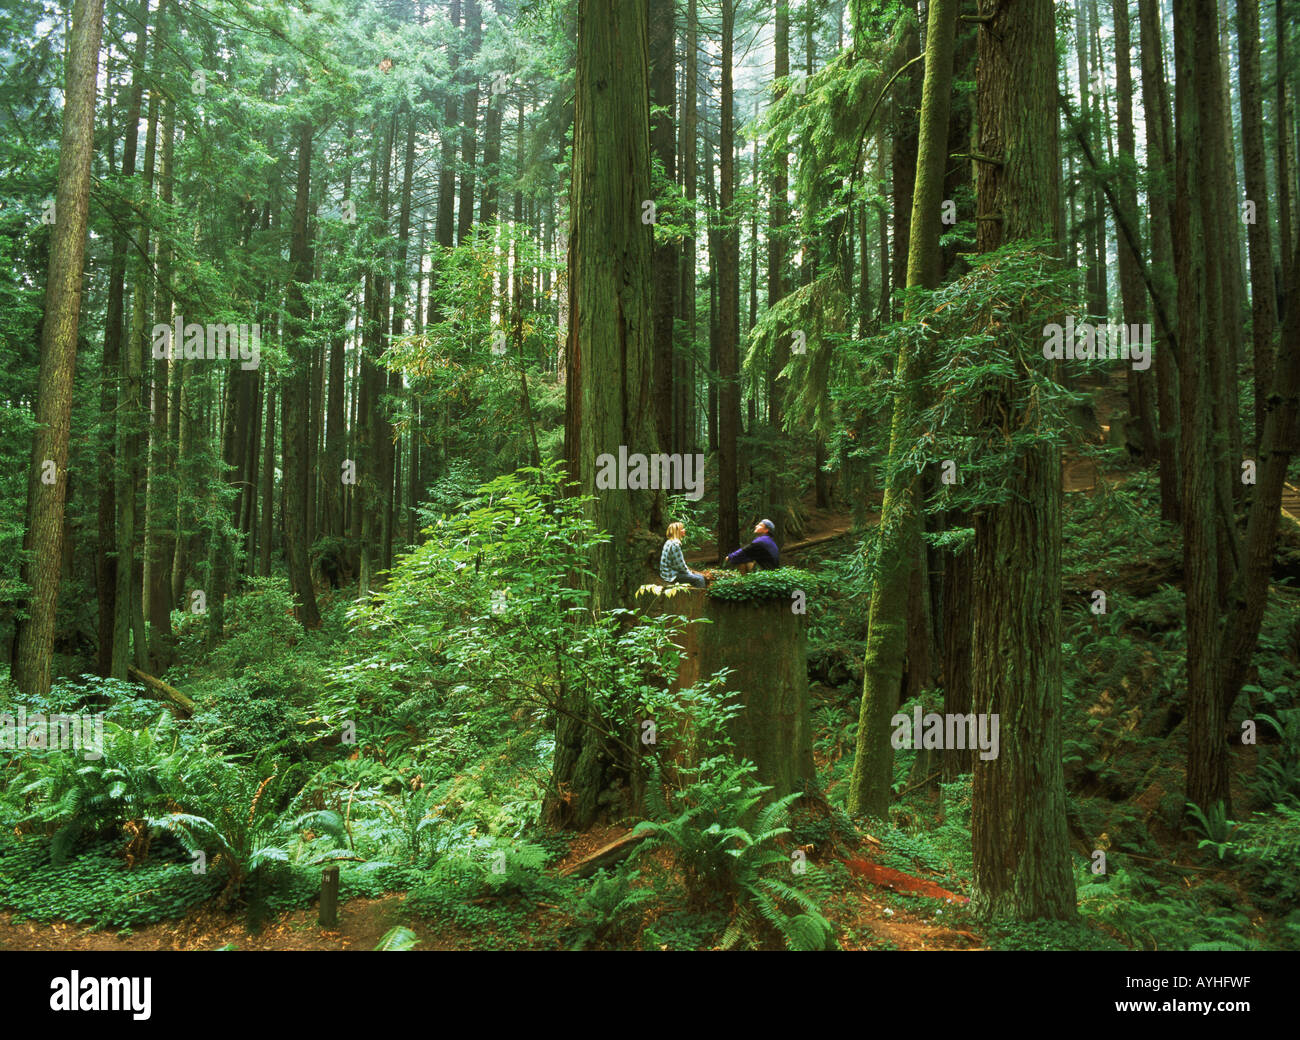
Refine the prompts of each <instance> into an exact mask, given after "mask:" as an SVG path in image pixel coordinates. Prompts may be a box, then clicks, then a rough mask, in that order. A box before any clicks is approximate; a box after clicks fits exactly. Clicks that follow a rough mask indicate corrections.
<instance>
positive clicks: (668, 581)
mask: <svg viewBox="0 0 1300 1040" xmlns="http://www.w3.org/2000/svg"><path fill="white" fill-rule="evenodd" d="M666 537H667V539H668V540H667V541H666V542H664V547H663V551H662V552H661V553H660V554H659V577H660V578H662V579H663V581H664V584H665V585H694V586H695V587H696V588H697V589H702V588H704V586H705V581H704V575H703V574H697V573H696V572H695V571H693V570H691V569H690V568H689V567H687V566H686V557H685V556H683V555H682V540H683V539H684V538H685V537H686V525H685V524H683V523H679V522H675V523H671V524H669V525H668V532H667V534H666Z"/></svg>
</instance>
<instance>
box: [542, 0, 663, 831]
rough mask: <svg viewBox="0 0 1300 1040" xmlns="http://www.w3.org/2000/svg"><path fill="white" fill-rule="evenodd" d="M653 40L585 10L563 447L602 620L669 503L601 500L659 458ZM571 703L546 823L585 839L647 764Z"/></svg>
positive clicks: (636, 4) (608, 14)
mask: <svg viewBox="0 0 1300 1040" xmlns="http://www.w3.org/2000/svg"><path fill="white" fill-rule="evenodd" d="M646 33H647V10H646V0H624V2H620V3H618V4H607V3H603V2H599V0H579V8H578V54H577V74H576V84H575V101H574V127H573V181H572V188H571V191H570V196H569V226H570V229H571V230H570V248H569V337H568V344H567V347H566V351H565V361H566V365H567V373H566V377H567V378H566V382H565V445H564V447H565V457H566V460H567V462H568V466H569V472H570V474H571V476H572V478H573V479H574V480H575V481H576V482H577V487H578V491H579V493H581V494H583V495H590V496H592V498H591V501H590V502H589V503H588V505H587V507H586V508H587V509H588V511H589V516H590V518H591V520H592V521H593V522H594V523H595V525H596V526H597V528H599V529H600V530H602V531H605V532H606V533H607V534H608V535H609V541H608V542H606V543H605V544H603V545H601V546H599V547H598V548H597V549H596V550H595V551H594V553H593V559H592V572H593V573H592V575H590V576H589V577H585V578H584V579H583V580H584V582H585V583H586V585H587V587H588V589H589V590H590V592H591V599H590V601H589V603H588V606H589V608H590V609H591V610H593V611H603V610H609V609H611V608H614V607H618V606H620V605H622V604H626V603H628V602H630V600H631V597H632V592H633V590H634V589H635V587H636V584H637V583H638V578H639V576H640V574H641V573H642V568H643V566H644V557H645V548H646V540H645V532H644V531H643V530H642V528H643V525H644V524H645V523H646V522H647V520H648V518H649V517H650V515H651V514H652V512H653V509H654V504H655V503H654V499H655V497H656V493H655V492H651V491H631V490H623V489H618V488H611V489H604V488H598V487H597V486H596V473H597V470H598V467H599V466H600V462H599V459H600V456H601V455H603V454H607V453H608V454H612V455H613V456H614V457H615V458H617V456H618V452H619V447H620V445H624V446H626V447H627V450H628V451H629V452H643V453H645V454H651V453H654V452H656V451H657V450H658V444H657V441H658V438H657V436H656V431H655V422H654V409H653V405H652V403H651V398H650V379H651V368H652V363H653V355H652V346H653V328H652V320H651V319H652V313H651V275H652V269H651V250H652V247H653V237H652V234H651V231H652V229H651V227H650V225H648V224H645V223H643V222H642V220H641V214H642V209H641V201H642V200H644V199H648V198H650V110H649V89H648V69H647V66H648V60H649V59H648V44H647V38H646ZM564 701H565V703H564V705H563V707H564V711H563V713H562V714H561V717H560V720H559V724H558V726H557V730H556V735H555V767H554V773H553V777H554V784H553V787H552V790H551V791H550V793H549V794H548V797H547V801H546V806H545V815H546V818H547V820H548V821H549V822H550V823H551V824H552V825H554V826H566V825H571V826H576V827H585V826H587V825H589V824H590V823H592V822H593V821H594V820H595V819H596V817H597V815H598V813H599V811H601V809H602V808H603V806H604V805H606V804H608V794H607V793H608V792H609V790H610V789H611V787H612V786H613V785H614V784H615V782H616V781H617V779H618V778H620V777H623V776H627V775H628V774H629V771H630V770H633V771H634V770H635V763H629V762H626V761H624V760H623V758H624V756H623V755H622V754H621V753H620V751H619V750H618V748H617V747H616V746H614V745H613V744H612V743H611V742H609V741H607V740H605V739H603V738H602V737H601V736H600V735H599V734H598V733H596V732H595V731H594V730H592V729H591V728H590V727H589V726H587V725H586V724H585V723H586V721H587V720H588V719H589V718H591V717H592V713H593V711H594V706H593V704H592V700H591V692H590V691H588V690H584V689H575V690H570V691H567V692H566V694H565V696H564ZM629 737H630V738H631V739H630V740H629V743H631V744H632V745H633V746H635V736H634V735H633V734H629ZM603 795H604V796H606V797H605V799H604V800H602V796H603Z"/></svg>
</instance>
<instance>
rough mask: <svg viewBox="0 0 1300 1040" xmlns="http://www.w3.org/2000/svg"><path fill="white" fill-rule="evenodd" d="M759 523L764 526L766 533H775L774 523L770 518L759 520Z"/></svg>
mask: <svg viewBox="0 0 1300 1040" xmlns="http://www.w3.org/2000/svg"><path fill="white" fill-rule="evenodd" d="M759 523H760V524H762V525H763V526H764V527H766V528H767V533H768V534H775V533H776V524H774V523H772V521H771V520H760V521H759Z"/></svg>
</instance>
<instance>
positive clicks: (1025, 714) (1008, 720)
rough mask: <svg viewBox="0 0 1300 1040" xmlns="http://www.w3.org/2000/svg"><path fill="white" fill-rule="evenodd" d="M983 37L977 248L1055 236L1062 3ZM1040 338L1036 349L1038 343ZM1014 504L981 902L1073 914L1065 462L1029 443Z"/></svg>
mask: <svg viewBox="0 0 1300 1040" xmlns="http://www.w3.org/2000/svg"><path fill="white" fill-rule="evenodd" d="M989 13H990V16H991V20H990V21H989V22H986V23H984V24H982V25H981V30H980V37H979V76H978V82H977V96H978V104H979V128H980V141H979V152H980V154H982V155H989V156H996V157H998V158H999V159H1000V160H1001V165H993V164H990V163H980V164H978V169H977V172H976V198H977V205H978V213H977V245H978V247H979V249H980V251H981V252H987V251H989V250H992V249H996V248H998V247H999V246H1001V245H1003V244H1004V243H1008V242H1015V241H1021V240H1024V239H1048V240H1050V241H1056V240H1057V238H1058V228H1057V219H1058V217H1059V213H1060V209H1059V206H1058V202H1057V200H1058V194H1057V193H1058V191H1059V183H1058V178H1059V175H1060V156H1059V151H1058V145H1057V125H1058V124H1057V118H1056V95H1055V89H1056V59H1055V19H1054V14H1055V12H1054V5H1053V4H1052V2H1051V0H1019V2H1017V3H1013V4H1006V5H998V6H996V7H994V8H992V9H990V11H989ZM1037 346H1038V344H1037V343H1035V344H1034V345H1033V348H1032V349H1035V350H1036V349H1037ZM993 396H994V397H995V398H999V399H993V400H990V401H989V402H988V403H987V407H986V408H985V409H983V410H982V415H981V416H980V419H981V421H982V422H983V423H986V424H988V425H989V426H990V427H997V426H999V425H1000V424H1001V423H1003V422H1010V423H1012V424H1013V425H1014V424H1016V423H1017V422H1019V421H1022V419H1023V416H1024V414H1025V409H1026V407H1027V405H1028V402H1025V401H1023V400H1021V401H1017V400H1013V399H1011V398H1010V397H1009V395H1008V394H1006V393H1002V394H997V395H993ZM1010 486H1011V489H1012V490H1013V494H1012V496H1011V499H1010V501H1008V502H1006V503H1003V504H999V505H995V506H992V507H990V508H988V509H987V510H986V511H984V512H982V513H980V514H979V515H977V516H976V517H975V518H974V520H975V524H974V526H975V547H974V557H973V559H972V561H971V589H972V612H973V624H972V638H971V660H972V662H973V666H972V673H971V700H972V707H973V709H974V711H975V712H976V713H977V714H990V715H991V714H995V713H996V714H997V715H998V716H999V720H1000V721H999V725H1000V731H1001V732H1002V733H1004V734H1006V738H1005V739H1004V740H1002V742H1001V747H1000V754H999V755H998V757H996V758H993V759H990V760H987V761H986V760H984V759H983V758H978V757H977V758H976V760H975V762H974V784H973V792H974V795H973V799H974V809H973V812H972V816H971V841H972V847H973V850H974V862H975V879H974V882H975V883H974V892H973V894H972V899H971V902H972V905H973V906H974V908H975V909H976V911H977V912H979V913H980V914H982V915H986V916H989V917H1003V916H1006V917H1014V918H1019V919H1021V920H1035V919H1039V918H1071V917H1073V916H1074V915H1075V896H1074V881H1073V878H1072V876H1071V871H1070V855H1069V843H1068V835H1067V831H1066V819H1065V782H1064V775H1063V771H1062V766H1061V754H1062V748H1061V459H1060V452H1059V450H1058V449H1053V448H1045V447H1044V448H1034V449H1030V450H1029V451H1028V452H1027V453H1026V455H1025V456H1024V457H1023V458H1022V459H1021V460H1020V462H1019V464H1018V467H1017V471H1016V472H1015V473H1014V474H1013V475H1012V477H1011V483H1010Z"/></svg>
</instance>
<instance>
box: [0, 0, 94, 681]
mask: <svg viewBox="0 0 1300 1040" xmlns="http://www.w3.org/2000/svg"><path fill="white" fill-rule="evenodd" d="M103 17H104V4H103V0H76V3H75V5H74V6H73V9H72V32H71V35H70V37H69V40H68V64H67V88H66V90H65V92H64V107H63V132H62V136H61V138H60V142H59V182H58V189H57V191H56V193H55V197H54V214H55V221H54V229H53V231H52V232H51V234H50V273H49V277H48V280H47V281H46V283H45V312H44V319H43V323H42V326H41V353H40V358H41V362H40V373H39V376H38V380H39V381H38V383H37V390H36V432H35V435H34V437H33V438H32V455H31V469H30V471H29V472H28V476H27V532H26V536H25V537H24V539H23V549H24V550H25V551H26V553H27V554H28V555H27V557H26V559H25V562H24V563H23V565H22V568H21V572H20V573H21V581H22V582H23V584H24V585H25V586H27V587H28V588H29V589H30V590H31V591H30V592H29V594H28V597H27V616H26V617H25V618H23V619H22V620H20V621H19V622H18V623H17V626H16V629H15V638H14V654H13V669H12V677H13V681H14V684H15V685H16V686H17V687H18V689H19V691H20V692H21V693H23V694H24V695H25V696H28V697H30V696H43V695H45V694H46V693H48V692H49V689H50V671H51V663H52V659H53V656H54V620H55V611H56V608H57V607H58V602H59V580H60V577H61V575H62V566H61V563H62V558H63V537H64V528H63V513H64V504H65V502H66V499H67V492H68V437H69V430H70V426H71V421H72V382H73V376H74V374H75V372H76V365H77V326H78V323H79V321H80V318H81V282H82V274H83V272H84V260H85V250H86V223H87V215H88V211H89V208H90V163H91V157H92V155H93V153H94V149H95V140H94V128H95V82H96V77H97V75H98V72H99V40H100V34H101V32H102V29H103ZM51 478H52V481H51V482H48V483H47V480H51Z"/></svg>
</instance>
